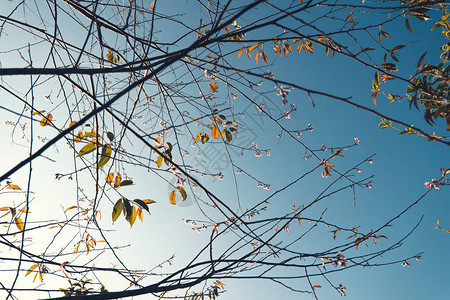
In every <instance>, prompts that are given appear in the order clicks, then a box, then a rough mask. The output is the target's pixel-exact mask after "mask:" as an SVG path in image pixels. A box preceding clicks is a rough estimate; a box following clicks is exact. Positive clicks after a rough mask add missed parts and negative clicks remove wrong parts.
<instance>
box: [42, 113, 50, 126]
mask: <svg viewBox="0 0 450 300" xmlns="http://www.w3.org/2000/svg"><path fill="white" fill-rule="evenodd" d="M52 120H53V115H52V114H48V115H47V116H46V117H43V118H42V119H41V122H40V123H39V124H41V126H44V127H45V126H47V125H48V124H50V122H51V121H52Z"/></svg>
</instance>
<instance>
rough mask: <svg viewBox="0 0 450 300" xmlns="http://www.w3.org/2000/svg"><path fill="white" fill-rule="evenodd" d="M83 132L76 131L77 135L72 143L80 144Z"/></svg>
mask: <svg viewBox="0 0 450 300" xmlns="http://www.w3.org/2000/svg"><path fill="white" fill-rule="evenodd" d="M83 135H84V134H83V131H81V130H80V131H78V134H77V136H76V137H75V138H74V139H73V141H74V142H75V143H79V142H81V139H82V138H83Z"/></svg>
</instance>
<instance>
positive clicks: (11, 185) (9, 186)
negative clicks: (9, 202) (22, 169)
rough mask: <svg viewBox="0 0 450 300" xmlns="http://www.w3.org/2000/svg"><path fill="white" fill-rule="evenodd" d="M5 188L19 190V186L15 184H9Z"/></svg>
mask: <svg viewBox="0 0 450 300" xmlns="http://www.w3.org/2000/svg"><path fill="white" fill-rule="evenodd" d="M6 188H7V189H10V190H21V188H20V187H19V186H18V185H17V184H10V185H8V186H7V187H6Z"/></svg>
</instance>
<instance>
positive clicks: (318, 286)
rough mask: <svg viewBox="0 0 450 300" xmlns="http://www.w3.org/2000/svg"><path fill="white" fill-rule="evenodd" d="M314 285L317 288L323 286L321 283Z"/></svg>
mask: <svg viewBox="0 0 450 300" xmlns="http://www.w3.org/2000/svg"><path fill="white" fill-rule="evenodd" d="M314 287H315V288H321V287H322V286H320V285H318V284H315V285H314Z"/></svg>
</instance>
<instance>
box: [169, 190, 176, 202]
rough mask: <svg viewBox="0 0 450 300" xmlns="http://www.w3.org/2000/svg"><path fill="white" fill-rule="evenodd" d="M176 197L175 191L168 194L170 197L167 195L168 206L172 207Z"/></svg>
mask: <svg viewBox="0 0 450 300" xmlns="http://www.w3.org/2000/svg"><path fill="white" fill-rule="evenodd" d="M176 195H177V192H176V190H173V191H172V192H171V193H170V195H169V202H170V204H173V205H175V204H176V201H175V196H176Z"/></svg>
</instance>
